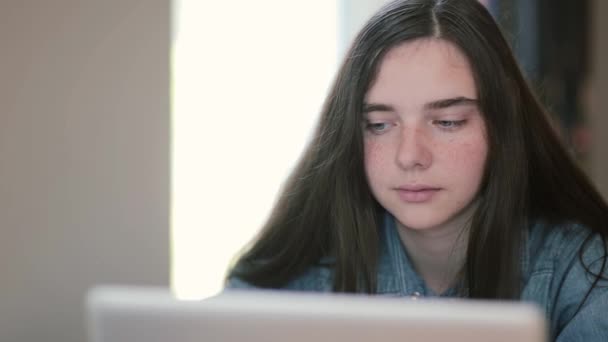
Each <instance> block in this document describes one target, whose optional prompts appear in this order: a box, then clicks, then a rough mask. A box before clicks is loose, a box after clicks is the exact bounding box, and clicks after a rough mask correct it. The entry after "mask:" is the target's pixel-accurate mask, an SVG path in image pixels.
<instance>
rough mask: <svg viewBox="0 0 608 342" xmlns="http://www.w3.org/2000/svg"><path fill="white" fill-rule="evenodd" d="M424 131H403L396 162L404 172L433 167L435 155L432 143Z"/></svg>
mask: <svg viewBox="0 0 608 342" xmlns="http://www.w3.org/2000/svg"><path fill="white" fill-rule="evenodd" d="M429 140H430V139H429V138H428V137H427V135H426V134H425V132H424V131H423V130H422V129H417V128H416V129H415V128H409V129H408V128H406V127H403V129H402V130H401V136H400V140H399V145H398V148H397V156H396V162H397V165H399V167H401V168H402V169H404V170H424V169H427V168H428V167H429V166H431V164H432V162H433V154H432V152H431V145H430V144H431V142H430V141H429Z"/></svg>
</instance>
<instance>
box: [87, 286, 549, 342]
mask: <svg viewBox="0 0 608 342" xmlns="http://www.w3.org/2000/svg"><path fill="white" fill-rule="evenodd" d="M86 306H87V323H88V337H89V342H138V341H145V342H210V341H214V342H215V341H225V342H262V341H264V342H287V341H289V342H311V341H314V342H346V341H348V342H363V341H365V342H370V341H373V342H377V341H386V342H389V341H408V342H412V341H425V342H439V341H442V342H445V341H449V342H465V341H466V342H482V341H483V342H486V341H495V342H507V341H508V342H512V341H519V342H545V341H547V326H546V322H545V319H544V315H543V314H542V312H541V311H540V310H539V309H538V308H537V307H536V306H533V305H532V304H526V303H520V302H497V301H475V300H463V299H424V298H420V299H417V300H413V299H406V298H399V297H390V298H389V297H382V296H368V295H345V294H322V293H300V292H298V293H296V292H287V291H268V290H265V291H251V290H248V291H237V290H230V291H224V292H223V293H221V294H219V295H217V296H214V297H211V298H208V299H205V300H201V301H180V300H177V299H175V298H174V297H173V296H172V295H171V292H170V291H169V290H168V289H162V288H134V287H98V288H94V289H93V290H91V291H89V293H88V295H87V302H86Z"/></svg>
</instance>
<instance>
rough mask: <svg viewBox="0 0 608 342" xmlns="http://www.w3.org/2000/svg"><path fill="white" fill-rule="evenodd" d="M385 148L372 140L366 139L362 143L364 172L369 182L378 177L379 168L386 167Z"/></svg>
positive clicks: (383, 168)
mask: <svg viewBox="0 0 608 342" xmlns="http://www.w3.org/2000/svg"><path fill="white" fill-rule="evenodd" d="M386 154H387V153H386V151H385V149H384V148H383V147H382V145H381V144H378V143H375V142H374V141H366V142H365V145H364V163H365V172H366V174H367V177H368V179H369V181H370V183H371V182H373V180H374V179H375V178H376V177H378V175H379V173H381V170H385V169H386V165H387V161H388V158H387V155H386Z"/></svg>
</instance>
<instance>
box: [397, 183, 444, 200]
mask: <svg viewBox="0 0 608 342" xmlns="http://www.w3.org/2000/svg"><path fill="white" fill-rule="evenodd" d="M395 190H396V191H397V194H398V195H399V198H400V199H401V200H402V201H404V202H407V203H424V202H427V201H430V200H431V199H432V198H433V197H434V196H435V194H436V193H437V192H439V191H440V190H441V188H437V187H432V186H427V185H407V186H401V187H398V188H396V189H395Z"/></svg>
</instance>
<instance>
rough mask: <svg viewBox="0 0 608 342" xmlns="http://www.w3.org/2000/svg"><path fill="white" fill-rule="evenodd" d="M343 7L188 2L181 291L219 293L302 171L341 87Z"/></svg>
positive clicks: (180, 130) (179, 46)
mask: <svg viewBox="0 0 608 342" xmlns="http://www.w3.org/2000/svg"><path fill="white" fill-rule="evenodd" d="M336 3H337V2H336V1H329V0H323V1H285V0H260V1H249V0H238V1H200V0H181V1H177V2H175V3H174V21H173V22H174V28H173V33H174V34H173V45H172V147H171V152H172V165H171V170H172V171H171V173H172V180H171V182H172V189H171V196H172V199H171V202H172V208H171V251H172V261H171V268H172V269H171V284H172V288H173V290H174V292H175V293H176V294H177V296H178V297H180V298H184V299H195V298H203V297H207V296H209V295H212V294H214V293H216V292H217V291H219V290H220V289H221V287H222V281H223V277H224V275H225V271H226V268H227V267H228V265H229V262H230V261H231V259H232V257H233V256H234V255H235V254H236V253H237V252H238V251H239V249H240V248H241V247H242V246H243V245H245V244H246V243H247V242H248V241H249V240H250V239H251V238H252V237H253V236H254V234H255V233H256V232H257V231H258V230H259V228H260V226H261V225H262V224H263V222H264V221H265V219H266V217H267V216H268V214H269V211H270V209H271V207H272V205H273V202H274V199H275V196H276V194H277V191H278V190H279V188H280V186H281V184H282V182H283V181H284V180H285V178H286V176H287V174H288V173H289V170H290V168H291V167H292V166H293V165H294V163H295V161H296V160H297V159H298V157H299V155H300V153H301V152H302V150H303V147H304V146H305V144H306V142H307V140H308V139H309V137H310V135H311V132H312V128H313V125H314V123H315V122H316V119H317V118H318V114H319V109H320V107H321V105H322V102H323V100H324V97H325V95H326V93H327V90H328V87H329V84H330V82H331V80H332V78H333V77H334V74H335V70H336V64H337V54H338V44H337V37H338V24H337V22H338V20H337V18H338V5H336Z"/></svg>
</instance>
